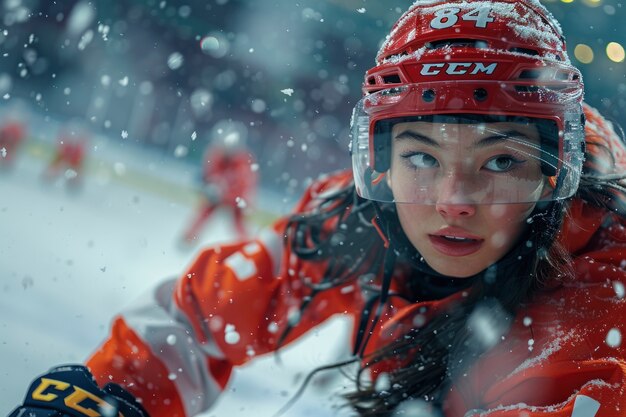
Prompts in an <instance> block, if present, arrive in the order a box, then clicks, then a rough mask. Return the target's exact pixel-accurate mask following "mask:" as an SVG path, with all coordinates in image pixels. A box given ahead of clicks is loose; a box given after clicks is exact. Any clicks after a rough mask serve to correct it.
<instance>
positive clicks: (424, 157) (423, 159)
mask: <svg viewBox="0 0 626 417" xmlns="http://www.w3.org/2000/svg"><path fill="white" fill-rule="evenodd" d="M406 158H407V159H408V160H409V162H410V163H411V165H413V166H414V167H415V168H433V167H436V166H439V163H438V162H437V160H436V159H435V158H434V157H432V156H430V155H428V154H427V153H423V152H416V153H413V154H411V155H410V156H407V157H406Z"/></svg>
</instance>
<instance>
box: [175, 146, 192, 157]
mask: <svg viewBox="0 0 626 417" xmlns="http://www.w3.org/2000/svg"><path fill="white" fill-rule="evenodd" d="M187 153H189V149H188V148H187V147H186V146H183V145H178V146H176V149H174V156H175V157H176V158H182V157H184V156H186V155H187Z"/></svg>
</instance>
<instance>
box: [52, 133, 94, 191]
mask: <svg viewBox="0 0 626 417" xmlns="http://www.w3.org/2000/svg"><path fill="white" fill-rule="evenodd" d="M87 137H88V134H87V131H86V130H85V128H83V127H82V126H81V124H80V123H79V122H76V121H72V122H69V123H68V124H67V125H65V126H62V127H61V129H60V131H59V135H58V137H57V145H56V149H55V150H54V154H53V156H52V159H51V160H50V163H49V164H48V166H47V167H46V169H45V171H44V172H43V179H44V180H46V181H52V180H54V179H56V178H58V177H59V175H60V174H61V173H63V177H64V178H65V179H66V181H67V182H66V184H67V185H68V186H69V187H71V188H72V189H76V188H77V187H78V186H80V184H81V181H82V171H83V166H84V160H85V148H86V144H87Z"/></svg>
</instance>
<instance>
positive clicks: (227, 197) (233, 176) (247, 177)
mask: <svg viewBox="0 0 626 417" xmlns="http://www.w3.org/2000/svg"><path fill="white" fill-rule="evenodd" d="M244 142H245V137H244V136H243V135H242V134H241V133H240V132H237V131H232V132H227V133H225V132H222V134H221V135H220V136H218V137H217V138H216V139H215V140H214V143H212V144H211V145H210V146H209V147H208V149H207V151H206V153H205V155H204V158H203V165H204V166H203V171H202V188H201V193H200V206H199V207H198V210H197V212H196V215H195V217H194V218H193V220H192V222H191V223H190V224H189V226H188V228H187V229H186V231H185V234H184V240H185V241H186V242H187V243H191V242H193V241H194V240H196V239H197V238H198V236H199V234H200V232H201V230H202V227H203V226H204V225H205V224H206V222H207V221H208V220H209V218H210V217H211V215H212V214H213V213H214V212H215V210H216V209H218V208H220V207H221V208H225V209H227V210H229V211H230V212H231V213H232V216H233V221H234V226H235V229H236V231H237V235H238V236H239V237H240V238H243V237H245V236H246V227H245V216H244V211H245V209H246V207H247V206H248V205H249V204H250V202H251V200H252V199H253V197H254V193H255V189H256V185H257V173H256V170H255V169H254V167H255V159H254V156H253V155H252V153H251V152H250V151H249V149H248V148H247V147H246V146H245V144H244Z"/></svg>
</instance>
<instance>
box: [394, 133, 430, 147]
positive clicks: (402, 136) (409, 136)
mask: <svg viewBox="0 0 626 417" xmlns="http://www.w3.org/2000/svg"><path fill="white" fill-rule="evenodd" d="M394 139H397V140H406V139H409V140H415V141H417V142H421V143H423V144H425V145H429V146H433V147H436V148H441V145H439V144H438V143H437V142H435V141H434V140H433V139H431V138H429V137H428V136H424V135H421V134H419V133H417V132H413V131H412V130H405V131H403V132H401V133H399V134H397V135H396V137H395V138H394Z"/></svg>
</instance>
